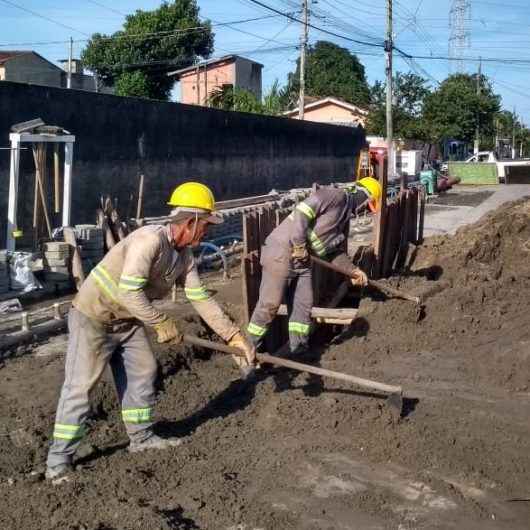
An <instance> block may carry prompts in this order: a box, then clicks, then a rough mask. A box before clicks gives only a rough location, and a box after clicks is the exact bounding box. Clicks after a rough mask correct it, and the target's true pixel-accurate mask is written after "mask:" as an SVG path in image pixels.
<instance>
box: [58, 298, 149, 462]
mask: <svg viewBox="0 0 530 530" xmlns="http://www.w3.org/2000/svg"><path fill="white" fill-rule="evenodd" d="M68 331H69V334H68V348H67V352H66V360H65V374H64V384H63V387H62V390H61V396H60V398H59V403H58V405H57V413H56V417H55V427H54V431H53V442H52V445H51V447H50V450H49V453H48V466H49V467H51V466H56V465H58V464H62V463H69V462H71V459H72V457H73V454H74V453H75V451H76V449H77V448H78V446H79V444H80V442H81V439H82V437H83V435H84V433H85V423H86V420H87V418H88V415H89V412H90V403H89V395H90V393H91V391H92V390H93V388H94V387H95V385H96V384H97V382H98V380H99V379H100V378H101V375H102V374H103V371H104V370H105V368H106V366H107V364H110V367H111V371H112V375H113V378H114V381H115V384H116V390H117V393H118V399H119V401H120V405H121V407H122V418H123V421H124V423H125V427H126V429H127V433H128V434H129V436H130V437H131V438H141V437H144V436H146V435H147V434H148V433H149V432H150V428H151V425H152V414H153V405H154V402H155V391H154V382H155V377H156V370H157V365H156V361H155V358H154V356H153V353H152V351H151V346H150V344H149V342H148V339H147V336H146V334H145V329H144V328H143V326H141V325H139V324H131V326H128V327H126V328H125V329H124V330H123V331H119V332H112V331H108V326H105V325H104V324H101V323H99V322H96V321H94V320H92V319H90V318H88V317H86V316H85V315H83V314H82V313H81V312H79V311H77V310H76V309H75V308H72V309H71V310H70V313H69V315H68Z"/></svg>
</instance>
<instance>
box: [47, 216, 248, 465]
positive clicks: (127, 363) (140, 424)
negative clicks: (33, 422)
mask: <svg viewBox="0 0 530 530" xmlns="http://www.w3.org/2000/svg"><path fill="white" fill-rule="evenodd" d="M175 283H177V284H178V285H181V286H183V287H184V292H185V295H186V297H187V299H188V300H189V301H190V302H191V303H192V305H193V307H194V308H195V309H196V311H197V312H198V313H199V315H200V316H201V317H202V318H203V320H205V322H206V323H207V324H208V325H209V326H210V327H211V328H212V329H213V330H214V331H215V332H216V333H217V334H218V335H220V336H221V337H222V338H223V339H224V340H225V341H228V340H230V339H231V338H232V337H233V336H234V335H235V334H236V333H237V332H239V328H237V327H236V326H235V325H234V324H233V322H232V321H231V320H230V319H229V318H228V317H227V316H226V315H225V313H224V312H223V310H222V309H221V308H220V307H219V305H218V304H217V302H215V300H214V299H213V298H211V296H210V294H209V293H208V291H207V290H206V289H205V288H204V286H203V285H202V284H201V281H200V279H199V274H198V272H197V267H196V265H195V262H194V259H193V254H192V251H191V249H190V248H185V249H183V250H179V251H177V250H175V248H174V247H173V245H172V244H171V236H170V232H169V226H159V225H156V226H155V225H152V226H146V227H143V228H140V229H138V230H136V231H134V232H133V233H132V234H130V235H129V236H128V237H126V238H125V239H124V240H122V241H121V242H120V243H118V244H117V245H116V246H115V247H113V248H112V249H111V250H110V251H109V252H108V253H107V255H106V256H105V258H104V259H103V260H102V261H101V262H100V263H99V264H98V265H97V266H96V267H95V268H94V269H93V270H92V272H91V273H90V275H89V276H88V278H87V279H86V280H85V282H84V283H83V285H82V286H81V289H80V290H79V293H78V294H77V296H76V297H75V298H74V300H73V303H72V306H73V307H72V309H71V310H70V313H69V317H68V329H69V338H68V349H67V353H66V364H65V379H64V384H63V387H62V391H61V396H60V399H59V404H58V407H57V414H56V418H55V427H54V432H53V443H52V446H51V448H50V451H49V454H48V467H49V468H50V467H53V466H56V465H59V464H63V463H68V462H69V461H70V460H71V456H72V455H73V454H74V453H75V451H76V449H77V447H78V445H79V443H80V441H81V438H82V436H83V434H84V424H85V421H86V419H87V416H88V413H89V408H90V407H89V395H90V392H91V390H92V389H93V388H94V386H95V385H96V383H97V381H98V380H99V378H100V377H101V375H102V373H103V371H104V369H105V367H106V365H107V364H108V363H110V367H111V369H112V374H113V377H114V381H115V384H116V389H117V393H118V398H119V401H120V405H121V413H122V419H123V421H124V423H125V427H126V429H127V433H128V435H129V437H130V438H131V440H132V441H135V442H141V441H142V440H144V439H146V438H147V437H149V436H150V435H151V426H152V424H153V420H152V416H153V405H154V402H155V392H154V381H155V376H156V361H155V358H154V356H153V352H152V350H151V346H150V344H149V341H148V339H147V335H146V332H145V328H144V325H147V326H155V325H157V324H159V323H160V322H162V321H164V320H165V318H167V317H166V316H165V315H164V314H163V313H161V312H160V311H158V310H157V309H156V308H155V307H154V306H153V305H152V303H151V302H152V300H155V299H162V298H164V297H165V296H167V294H168V293H169V292H170V291H171V289H172V287H173V285H175Z"/></svg>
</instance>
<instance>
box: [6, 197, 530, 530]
mask: <svg viewBox="0 0 530 530" xmlns="http://www.w3.org/2000/svg"><path fill="white" fill-rule="evenodd" d="M390 281H391V282H392V283H393V284H394V285H399V286H400V287H402V288H406V289H411V290H414V291H416V292H422V293H424V294H425V303H424V307H423V309H422V310H421V311H419V310H417V308H415V307H414V305H413V304H411V303H410V302H406V301H400V300H386V301H385V300H383V298H382V297H381V296H378V295H377V294H376V293H373V297H372V298H371V297H369V296H367V297H365V298H363V300H362V302H361V305H360V310H359V318H358V319H357V320H356V322H355V323H354V325H353V326H352V327H351V328H349V329H347V330H344V331H343V333H342V334H341V335H339V336H336V337H335V338H334V339H333V342H332V343H331V345H330V344H327V346H325V347H324V346H322V345H320V346H319V344H318V343H317V344H316V345H315V347H314V348H313V350H312V353H311V354H308V355H306V356H305V358H304V359H303V360H304V361H305V362H310V363H314V364H319V365H321V366H324V367H327V368H331V369H335V370H343V371H345V372H348V373H351V374H356V375H359V376H362V377H369V378H373V379H378V380H381V381H384V382H387V383H394V384H401V385H403V387H404V389H405V394H406V396H407V398H408V399H407V400H406V409H405V415H404V417H403V418H402V419H401V420H400V421H399V422H397V423H395V422H393V421H392V417H391V414H390V413H389V411H388V408H387V406H386V404H385V400H384V396H379V395H377V394H370V393H366V392H362V391H359V390H358V389H356V388H354V387H352V386H351V385H348V384H346V383H340V382H336V381H333V380H324V379H321V378H318V377H314V376H308V375H304V374H295V373H293V372H289V371H286V370H283V369H274V370H273V369H268V368H264V369H262V371H261V373H260V376H259V380H258V382H257V383H256V384H255V385H244V384H242V383H241V382H240V381H239V380H238V379H237V377H238V374H237V371H236V370H235V368H234V367H233V366H232V364H231V360H230V359H229V358H226V357H223V356H221V355H213V356H212V355H210V354H209V353H205V352H200V351H191V350H188V349H184V348H181V349H176V348H167V347H166V348H158V350H157V355H158V359H159V361H160V383H159V387H160V391H159V403H158V406H157V415H158V419H159V420H160V424H159V428H160V431H161V432H162V434H166V435H168V434H171V435H177V436H182V437H184V440H185V443H184V444H183V445H182V446H181V447H179V448H176V449H172V450H170V451H167V452H164V453H158V454H153V453H152V454H140V455H129V454H128V453H127V451H126V450H125V447H126V445H127V438H126V435H125V433H124V430H123V428H122V425H121V423H120V419H119V411H118V408H117V406H116V400H115V397H114V391H113V389H112V386H111V385H110V383H108V382H107V381H103V382H102V383H101V384H100V385H99V387H98V389H97V391H96V393H95V396H94V400H93V417H92V419H91V421H90V427H91V429H90V433H89V435H88V436H87V439H86V442H85V444H84V445H83V447H82V451H80V454H79V455H78V459H77V467H76V472H75V474H74V479H73V480H72V481H71V482H69V483H66V484H61V485H57V486H53V485H51V484H49V483H47V482H45V481H44V480H43V479H42V474H41V473H40V472H41V471H42V466H43V463H44V459H45V455H46V449H47V445H48V440H49V436H50V432H51V429H52V424H53V416H54V412H55V410H54V409H55V405H56V400H57V396H58V392H59V388H60V384H61V380H62V364H63V355H62V354H63V352H64V346H65V337H64V336H58V337H55V338H53V339H52V340H51V341H50V342H49V344H46V345H40V346H35V347H34V348H33V351H32V352H31V355H24V356H21V357H17V358H12V359H10V360H6V361H5V362H4V364H3V366H2V367H1V368H0V381H1V385H0V528H2V529H4V528H5V529H24V530H37V529H59V528H61V529H62V528H66V529H72V530H74V529H75V530H81V529H85V530H110V529H137V528H141V529H214V530H218V529H219V530H220V529H226V530H258V529H263V530H272V529H274V530H276V529H282V530H283V529H308V530H324V529H325V530H331V529H334V530H339V529H340V530H342V529H345V530H347V529H362V530H370V529H374V530H375V529H393V530H397V529H401V530H409V529H466V530H467V529H470V530H474V529H477V530H478V529H480V530H492V529H505V530H508V529H509V530H528V529H529V528H530V201H526V202H525V201H521V202H519V203H516V204H515V205H513V204H512V205H509V206H507V207H503V208H502V209H500V210H497V211H496V212H495V213H494V214H493V215H490V216H489V217H487V218H485V219H484V220H482V221H480V222H479V223H477V224H476V225H474V226H471V227H467V228H466V229H464V230H461V231H460V232H458V233H457V234H456V235H455V236H453V237H435V238H431V239H429V240H427V241H426V243H425V245H424V246H423V247H422V248H421V249H420V250H419V252H418V254H417V256H416V259H415V261H414V264H413V266H412V267H411V268H410V270H408V271H405V273H404V275H402V276H401V277H399V278H395V279H392V280H390ZM210 286H211V287H212V288H213V289H216V290H218V291H219V294H218V298H219V299H220V300H224V301H226V302H227V306H228V309H229V311H231V312H232V314H234V316H236V317H237V316H240V315H238V312H239V310H240V305H239V304H240V300H241V295H240V292H241V291H240V285H239V282H238V281H237V280H233V281H231V282H227V283H222V282H220V281H214V282H210ZM176 312H177V314H178V315H179V316H180V318H182V319H183V320H185V321H186V327H187V330H188V331H189V332H194V333H201V334H203V335H206V336H207V332H206V331H205V330H204V328H203V326H202V324H201V323H200V322H198V320H197V319H196V318H194V317H192V316H191V315H189V314H188V313H189V308H188V307H187V306H185V305H182V304H181V305H178V306H177V307H176ZM321 335H322V334H321ZM320 339H322V336H321V337H320ZM320 344H321V343H320Z"/></svg>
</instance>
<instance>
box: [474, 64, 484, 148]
mask: <svg viewBox="0 0 530 530" xmlns="http://www.w3.org/2000/svg"><path fill="white" fill-rule="evenodd" d="M481 78H482V58H480V59H479V63H478V74H477V100H478V98H479V97H480V82H481ZM477 102H478V101H477ZM479 150H480V106H479V107H478V108H477V128H476V130H475V146H474V149H473V152H474V153H475V154H477V153H478V152H479Z"/></svg>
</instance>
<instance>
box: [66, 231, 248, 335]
mask: <svg viewBox="0 0 530 530" xmlns="http://www.w3.org/2000/svg"><path fill="white" fill-rule="evenodd" d="M175 283H176V284H177V285H180V286H182V287H184V292H185V294H186V297H187V298H188V300H189V301H190V302H191V304H192V305H193V307H194V308H195V310H196V311H197V312H198V313H199V315H200V316H201V317H202V319H203V320H204V321H205V322H206V323H207V324H208V325H209V326H210V327H211V328H212V329H213V330H214V331H215V332H216V333H217V334H218V335H219V336H220V337H222V338H223V339H224V340H226V341H227V340H229V339H230V338H232V336H233V335H234V334H235V333H237V332H238V331H239V329H238V328H237V327H236V326H235V325H234V323H233V322H232V321H231V320H230V319H229V318H228V316H227V315H226V314H225V313H224V311H223V310H222V309H221V307H220V306H219V305H218V304H217V302H216V301H215V300H214V299H213V298H212V297H211V296H210V294H209V292H208V291H207V290H206V289H205V288H204V286H203V285H202V283H201V281H200V278H199V274H198V271H197V266H196V265H195V260H194V258H193V254H192V251H191V249H190V248H185V249H183V250H179V251H177V250H175V248H174V247H173V245H172V244H171V243H170V236H169V227H167V226H161V225H150V226H144V227H142V228H139V229H138V230H135V231H134V232H132V233H131V234H130V235H128V236H127V237H126V238H125V239H123V240H122V241H120V242H119V243H118V244H117V245H116V246H114V247H113V248H112V249H111V250H109V252H108V253H107V254H106V256H105V257H104V258H103V260H102V261H101V262H100V263H99V264H98V265H97V266H96V267H95V268H94V269H92V272H91V273H90V274H89V276H88V277H87V279H86V280H85V281H84V283H83V285H82V286H81V289H80V290H79V292H78V293H77V296H76V297H75V298H74V300H73V306H74V307H75V308H76V309H77V310H79V311H81V313H83V314H85V315H86V316H88V317H89V318H93V319H95V320H98V321H100V322H105V323H112V322H113V321H116V320H122V319H131V318H135V319H138V320H140V321H141V322H143V323H144V324H146V325H148V326H154V325H155V324H157V323H159V322H161V321H162V320H164V318H165V316H164V314H163V313H161V312H160V311H159V310H158V309H157V308H156V307H154V306H153V304H152V301H153V300H160V299H163V298H165V297H166V296H167V295H168V294H169V292H170V291H171V289H172V287H173V285H175Z"/></svg>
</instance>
